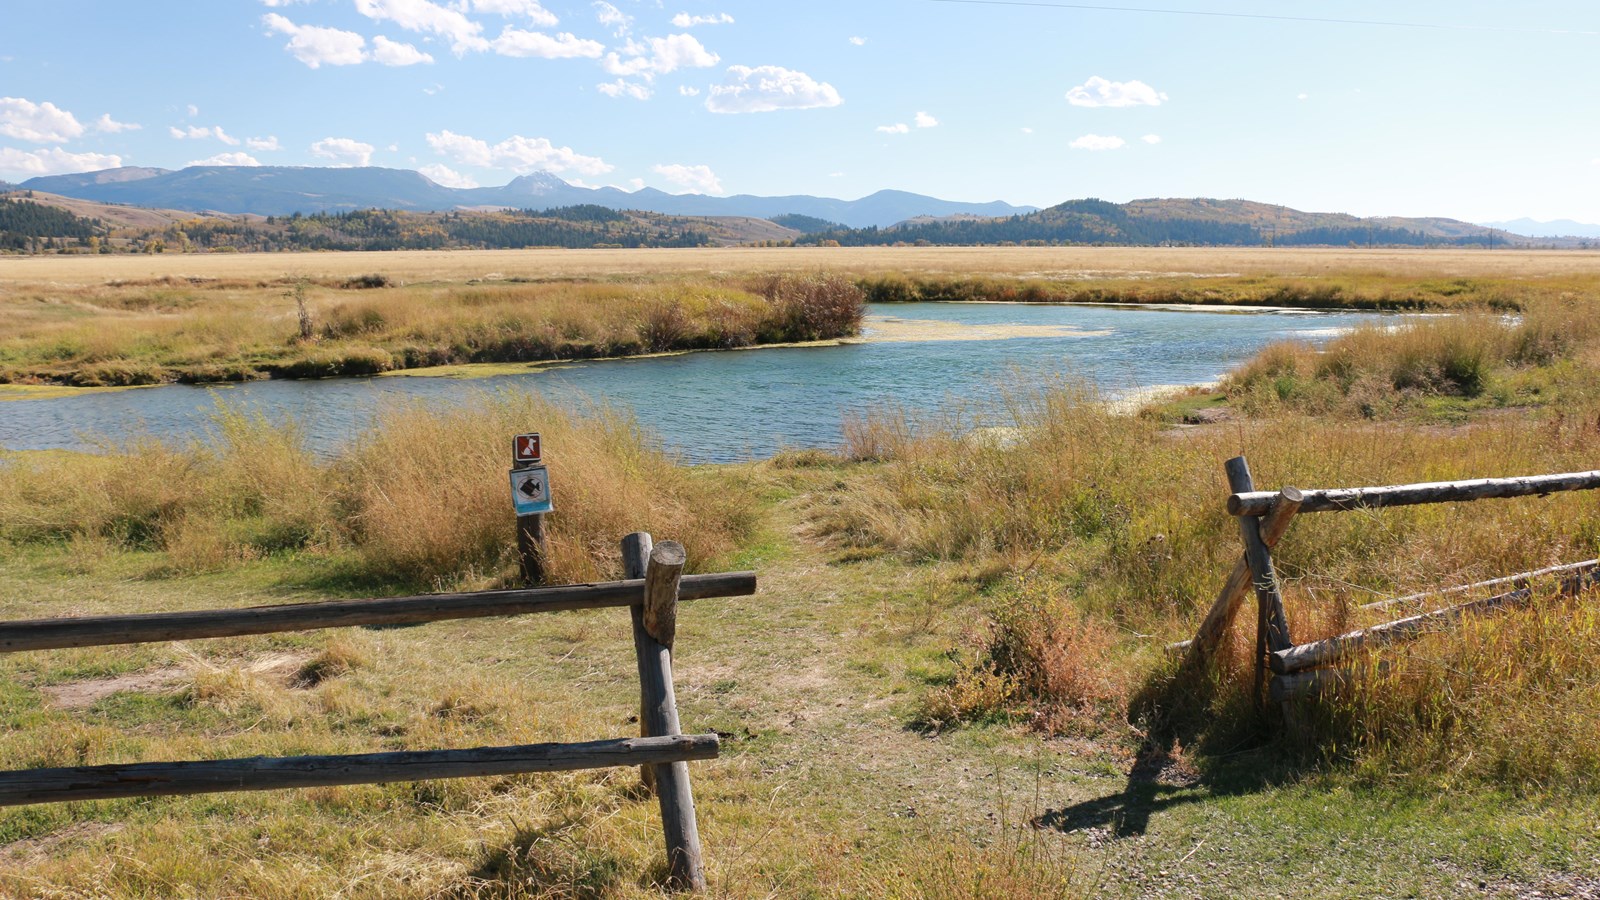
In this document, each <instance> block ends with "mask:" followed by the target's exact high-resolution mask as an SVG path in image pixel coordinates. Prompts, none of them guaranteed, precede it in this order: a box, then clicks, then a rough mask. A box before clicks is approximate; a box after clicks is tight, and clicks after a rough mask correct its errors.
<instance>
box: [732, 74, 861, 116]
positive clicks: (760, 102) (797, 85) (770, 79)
mask: <svg viewBox="0 0 1600 900" xmlns="http://www.w3.org/2000/svg"><path fill="white" fill-rule="evenodd" d="M843 102H844V100H843V99H842V98H841V97H840V96H839V92H838V91H837V90H834V87H833V85H831V84H828V83H827V82H825V81H823V82H819V81H817V80H816V79H814V78H812V77H811V76H810V75H807V74H806V73H804V72H796V71H794V70H792V69H785V68H783V67H782V66H756V67H755V68H751V67H750V66H729V67H728V74H727V76H726V77H725V78H724V79H723V81H722V84H717V85H712V86H711V94H710V96H708V97H706V109H709V110H711V111H712V112H716V113H752V112H772V111H773V110H779V109H817V108H820V107H829V106H838V105H839V104H841V103H843Z"/></svg>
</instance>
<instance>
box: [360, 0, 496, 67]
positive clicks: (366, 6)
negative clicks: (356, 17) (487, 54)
mask: <svg viewBox="0 0 1600 900" xmlns="http://www.w3.org/2000/svg"><path fill="white" fill-rule="evenodd" d="M355 3H356V12H358V13H361V14H362V15H363V16H366V17H367V18H369V19H372V20H374V21H390V22H393V23H395V24H396V25H398V26H400V27H401V28H404V29H405V30H407V31H416V32H420V33H424V34H436V35H439V36H440V37H443V38H448V39H449V40H450V49H451V50H453V51H455V52H456V53H458V54H459V53H464V52H466V51H468V50H486V49H488V47H489V42H488V41H486V40H484V38H483V26H482V25H480V24H478V23H477V22H474V21H472V20H471V19H469V18H467V17H466V16H465V15H463V14H462V12H461V10H459V9H452V8H448V7H444V6H440V5H439V4H437V3H433V2H431V0H355Z"/></svg>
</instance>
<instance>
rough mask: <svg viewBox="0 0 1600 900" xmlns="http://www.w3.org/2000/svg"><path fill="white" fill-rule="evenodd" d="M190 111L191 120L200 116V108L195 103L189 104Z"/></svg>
mask: <svg viewBox="0 0 1600 900" xmlns="http://www.w3.org/2000/svg"><path fill="white" fill-rule="evenodd" d="M188 110H189V118H191V119H192V118H194V117H195V116H198V115H200V107H198V106H195V105H194V104H193V103H191V104H189V106H188Z"/></svg>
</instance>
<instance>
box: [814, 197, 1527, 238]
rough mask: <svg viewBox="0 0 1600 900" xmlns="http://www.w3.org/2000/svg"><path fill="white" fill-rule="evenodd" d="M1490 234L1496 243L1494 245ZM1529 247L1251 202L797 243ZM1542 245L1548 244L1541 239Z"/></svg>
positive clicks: (1127, 206) (1138, 208) (1434, 223)
mask: <svg viewBox="0 0 1600 900" xmlns="http://www.w3.org/2000/svg"><path fill="white" fill-rule="evenodd" d="M1491 234H1492V238H1491ZM1491 240H1492V241H1493V242H1494V243H1495V244H1496V245H1500V244H1508V245H1521V246H1526V245H1529V244H1530V243H1532V241H1530V239H1529V238H1526V237H1523V236H1521V235H1512V234H1507V233H1506V232H1503V231H1496V232H1491V230H1490V229H1488V228H1484V227H1482V226H1478V225H1472V224H1470V223H1467V222H1459V221H1456V220H1454V219H1408V218H1398V217H1385V218H1371V219H1361V218H1357V217H1356V216H1351V215H1346V214H1344V213H1308V212H1302V211H1300V210H1296V209H1290V208H1288V207H1286V206H1274V205H1272V204H1267V203H1255V202H1252V201H1248V200H1209V199H1194V200H1187V199H1185V200H1134V201H1131V202H1129V203H1110V202H1107V201H1105V200H1095V199H1087V200H1069V201H1067V202H1066V203H1062V204H1059V205H1057V206H1052V207H1050V208H1049V209H1042V210H1039V211H1038V212H1032V213H1027V214H1025V215H1016V216H1007V217H1004V218H996V219H979V218H971V217H960V218H949V219H934V220H931V221H928V220H922V221H915V222H905V223H901V224H900V225H896V226H893V227H890V228H835V229H829V230H822V231H811V232H810V233H808V234H806V235H805V236H804V237H802V238H799V239H797V243H806V244H824V245H831V244H832V242H838V243H839V244H840V245H842V246H847V247H851V246H883V245H893V244H934V245H962V244H965V245H974V244H990V245H1007V244H1020V245H1054V244H1127V245H1147V246H1159V245H1164V244H1165V245H1186V246H1225V247H1252V246H1349V245H1352V244H1353V245H1356V246H1407V247H1420V246H1480V245H1482V246H1487V245H1489V244H1490V242H1491ZM1540 243H1541V244H1542V243H1548V241H1543V240H1541V241H1540Z"/></svg>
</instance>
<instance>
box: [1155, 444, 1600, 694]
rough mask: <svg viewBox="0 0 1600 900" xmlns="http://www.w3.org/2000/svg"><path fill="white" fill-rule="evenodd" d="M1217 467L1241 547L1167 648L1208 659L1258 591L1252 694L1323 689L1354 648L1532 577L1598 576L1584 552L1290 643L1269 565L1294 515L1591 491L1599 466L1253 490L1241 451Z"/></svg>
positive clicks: (1518, 594) (1457, 613)
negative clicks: (1370, 622) (1462, 596)
mask: <svg viewBox="0 0 1600 900" xmlns="http://www.w3.org/2000/svg"><path fill="white" fill-rule="evenodd" d="M1224 468H1225V470H1226V472H1227V476H1228V485H1229V487H1230V488H1231V489H1232V491H1233V493H1232V495H1231V496H1229V497H1228V512H1229V513H1231V514H1233V515H1234V516H1236V517H1238V521H1239V535H1240V539H1241V541H1242V542H1243V544H1244V552H1243V553H1242V554H1241V556H1240V559H1239V561H1238V562H1237V563H1235V564H1234V567H1233V571H1232V572H1231V573H1230V574H1229V576H1228V580H1227V582H1226V583H1225V584H1224V585H1223V588H1222V592H1221V593H1220V594H1219V595H1218V596H1217V599H1216V602H1215V603H1213V604H1212V606H1211V609H1210V611H1209V612H1207V614H1206V617H1205V619H1204V620H1203V621H1202V622H1201V624H1200V628H1199V630H1198V631H1197V632H1196V634H1195V637H1194V639H1193V640H1190V641H1184V642H1182V643H1180V644H1174V645H1172V648H1171V649H1173V650H1179V651H1183V652H1184V653H1185V654H1186V662H1187V664H1188V665H1191V666H1196V667H1198V666H1204V665H1206V664H1207V663H1208V662H1209V661H1210V659H1211V658H1212V656H1213V655H1214V654H1215V652H1216V650H1217V647H1218V646H1219V645H1220V644H1221V642H1222V640H1223V638H1224V637H1226V635H1227V633H1228V631H1229V629H1230V628H1231V627H1232V625H1233V622H1234V620H1235V619H1236V618H1237V617H1238V613H1239V609H1240V607H1241V606H1242V605H1243V603H1244V599H1245V597H1246V595H1247V594H1249V593H1250V592H1251V591H1252V590H1253V591H1254V593H1255V596H1256V651H1255V681H1256V696H1257V697H1258V698H1260V697H1263V696H1267V697H1270V698H1271V699H1273V700H1276V701H1282V702H1284V703H1288V702H1289V701H1292V700H1297V699H1300V698H1303V697H1307V696H1311V695H1314V694H1316V693H1317V692H1319V691H1320V690H1321V689H1323V688H1324V687H1327V686H1330V685H1333V684H1337V683H1340V682H1342V681H1343V680H1345V679H1347V678H1349V677H1350V673H1349V672H1348V671H1346V670H1343V669H1340V668H1339V667H1338V665H1339V663H1341V662H1343V661H1345V660H1348V659H1349V658H1350V657H1351V656H1352V655H1354V654H1356V653H1357V652H1359V651H1361V650H1364V649H1367V648H1371V647H1378V646H1383V645H1386V644H1391V643H1395V642H1399V641H1405V640H1411V639H1414V638H1417V637H1420V636H1422V635H1424V634H1427V633H1429V632H1430V631H1434V630H1437V629H1438V628H1439V627H1440V626H1443V625H1447V624H1449V623H1451V622H1454V621H1456V620H1458V619H1460V618H1462V617H1464V616H1469V615H1478V614H1484V613H1490V612H1496V611H1501V610H1507V609H1511V608H1515V607H1517V606H1520V605H1524V604H1526V603H1528V602H1529V601H1531V600H1532V599H1533V597H1534V596H1535V588H1536V585H1535V582H1536V581H1539V580H1548V579H1555V578H1559V579H1560V588H1561V590H1563V591H1565V592H1568V593H1573V594H1575V593H1577V592H1579V591H1582V590H1584V589H1585V588H1588V587H1591V586H1593V585H1595V584H1600V560H1593V559H1591V560H1586V561H1584V562H1578V563H1571V564H1569V565H1563V566H1554V567H1552V568H1548V569H1540V570H1538V571H1535V572H1524V573H1521V574H1518V575H1508V576H1506V577H1504V578H1495V579H1491V580H1489V581H1481V582H1478V583H1476V584H1468V585H1462V586H1460V587H1453V588H1445V589H1442V590H1437V591H1429V592H1426V593H1421V594H1412V595H1409V596H1406V597H1396V598H1393V599H1388V600H1380V601H1377V602H1375V603H1368V604H1366V605H1365V606H1363V607H1362V608H1363V609H1386V608H1390V607H1395V606H1416V605H1420V604H1421V603H1422V602H1424V601H1426V600H1427V599H1429V598H1432V597H1438V596H1447V595H1450V594H1459V593H1465V592H1468V591H1477V590H1484V589H1488V588H1496V587H1504V588H1508V589H1507V590H1503V591H1501V592H1499V593H1496V594H1494V595H1492V596H1489V597H1484V598H1480V599H1477V600H1471V601H1468V602H1465V603H1459V604H1456V605H1453V606H1445V607H1442V608H1439V609H1434V610H1432V611H1429V612H1425V613H1421V614H1418V615H1413V616H1409V617H1406V618H1403V619H1396V620H1394V621H1391V622H1385V623H1383V624H1381V625H1374V626H1372V627H1370V628H1361V629H1357V630H1355V631H1352V632H1349V633H1347V634H1341V635H1338V636H1336V637H1331V638H1326V639H1324V640H1320V641H1310V642H1307V643H1304V644H1296V643H1295V641H1294V637H1293V632H1292V630H1291V628H1290V624H1289V618H1288V615H1287V613H1286V611H1285V610H1284V605H1283V592H1282V585H1281V582H1280V581H1279V579H1278V574H1277V572H1276V571H1275V570H1274V568H1273V563H1272V548H1273V547H1274V546H1276V545H1277V543H1278V541H1279V540H1281V539H1282V537H1283V535H1284V533H1285V532H1286V531H1287V530H1288V527H1289V523H1290V521H1292V520H1293V519H1294V517H1295V516H1296V515H1299V514H1302V513H1314V512H1344V511H1348V510H1358V509H1367V510H1374V509H1385V508H1388V507H1391V506H1414V505H1418V504H1424V503H1455V502H1462V501H1472V500H1484V499H1491V498H1497V497H1530V496H1537V497H1542V496H1545V495H1547V494H1552V493H1556V492H1559V491H1584V490H1594V489H1596V488H1600V471H1591V472H1571V473H1566V474H1561V475H1534V476H1528V477H1522V478H1484V479H1477V480H1472V481H1444V482H1433V483H1428V484H1400V485H1384V486H1379V487H1362V488H1334V489H1329V490H1307V491H1301V490H1297V489H1296V488H1293V487H1285V488H1282V489H1281V490H1277V491H1258V490H1256V489H1255V484H1254V483H1253V481H1252V480H1251V477H1250V467H1249V465H1248V463H1247V462H1246V461H1245V458H1244V457H1242V456H1240V457H1236V458H1234V459H1230V460H1228V461H1227V463H1226V464H1225V465H1224ZM1269 676H1270V682H1268V678H1269ZM1286 710H1287V707H1286Z"/></svg>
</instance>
